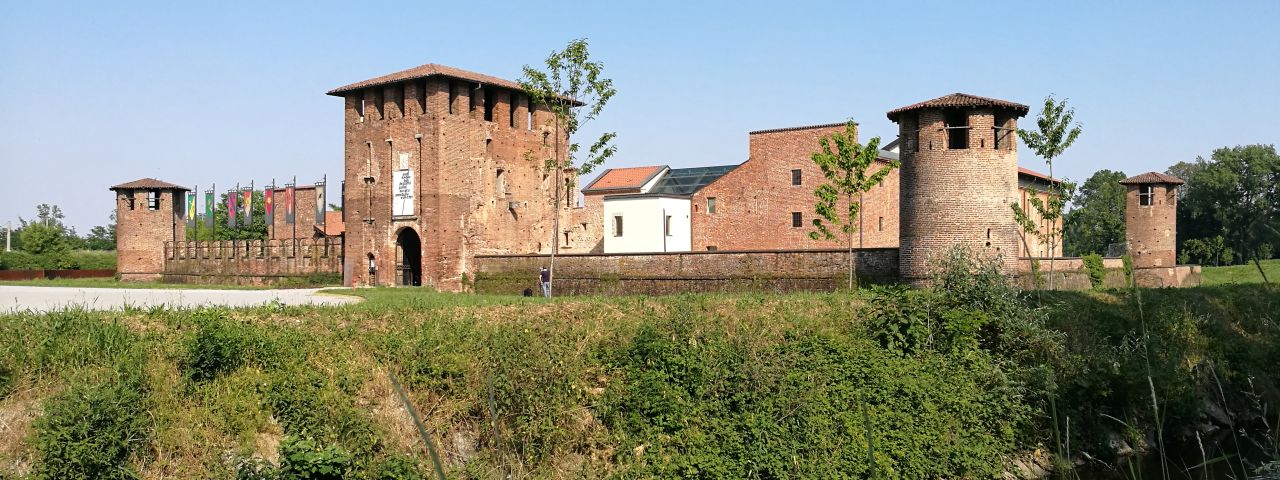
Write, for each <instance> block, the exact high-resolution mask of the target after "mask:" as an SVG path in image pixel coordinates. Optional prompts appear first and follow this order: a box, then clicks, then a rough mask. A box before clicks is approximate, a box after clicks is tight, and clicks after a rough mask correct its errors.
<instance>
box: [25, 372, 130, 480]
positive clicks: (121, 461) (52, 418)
mask: <svg viewBox="0 0 1280 480" xmlns="http://www.w3.org/2000/svg"><path fill="white" fill-rule="evenodd" d="M145 408H146V407H145V395H144V393H143V391H142V388H141V385H140V384H138V381H137V380H131V379H127V378H124V379H121V378H117V379H113V380H109V381H103V382H99V383H90V384H75V385H73V386H72V387H71V388H70V389H69V390H67V391H66V392H64V393H62V394H61V395H58V396H57V397H55V398H54V399H52V400H50V401H49V402H48V403H47V404H46V405H45V407H44V415H42V416H41V417H40V418H39V419H38V420H36V423H35V432H36V433H35V441H34V446H35V449H36V451H37V452H38V453H39V457H38V458H39V461H38V463H37V464H36V474H37V476H38V477H39V478H102V479H126V478H137V476H138V474H137V472H136V471H134V469H133V467H132V466H130V465H129V463H128V460H129V457H130V455H132V454H133V453H135V452H138V451H140V449H141V447H142V445H144V444H145V443H146V441H147V437H148V434H149V428H148V423H147V414H146V410H145Z"/></svg>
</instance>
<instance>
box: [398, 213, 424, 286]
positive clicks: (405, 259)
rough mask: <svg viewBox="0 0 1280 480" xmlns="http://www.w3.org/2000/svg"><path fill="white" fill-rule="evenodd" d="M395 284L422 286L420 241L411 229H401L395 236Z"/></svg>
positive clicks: (416, 233)
mask: <svg viewBox="0 0 1280 480" xmlns="http://www.w3.org/2000/svg"><path fill="white" fill-rule="evenodd" d="M396 283H397V284H398V285H404V286H413V287H418V286H421V285H422V239H421V238H419V237H418V232H415V231H413V229H412V228H408V227H406V228H402V229H400V233H397V234H396Z"/></svg>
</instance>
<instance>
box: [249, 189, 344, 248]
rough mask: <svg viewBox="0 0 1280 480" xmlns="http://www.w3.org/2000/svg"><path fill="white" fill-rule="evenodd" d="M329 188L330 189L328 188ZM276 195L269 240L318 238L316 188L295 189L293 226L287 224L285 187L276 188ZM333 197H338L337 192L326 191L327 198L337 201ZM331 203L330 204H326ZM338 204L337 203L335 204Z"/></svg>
mask: <svg viewBox="0 0 1280 480" xmlns="http://www.w3.org/2000/svg"><path fill="white" fill-rule="evenodd" d="M326 188H328V187H326ZM275 190H276V191H275V194H274V200H272V201H274V202H276V205H275V207H274V208H275V215H274V217H275V218H274V219H272V222H271V223H272V225H271V226H272V229H273V230H271V231H268V232H267V234H268V239H274V240H284V239H290V238H312V237H315V236H316V231H315V225H316V187H315V186H313V185H303V186H298V187H296V188H294V189H293V201H294V205H295V207H294V217H293V220H294V223H293V225H290V224H288V223H287V222H285V217H284V210H285V205H284V202H285V196H284V193H285V190H284V187H281V186H279V185H277V186H276V189H275ZM332 195H338V192H337V191H336V190H326V191H325V196H326V197H327V198H330V199H333V200H337V199H336V198H334V197H332ZM326 203H329V202H326ZM333 203H336V202H333Z"/></svg>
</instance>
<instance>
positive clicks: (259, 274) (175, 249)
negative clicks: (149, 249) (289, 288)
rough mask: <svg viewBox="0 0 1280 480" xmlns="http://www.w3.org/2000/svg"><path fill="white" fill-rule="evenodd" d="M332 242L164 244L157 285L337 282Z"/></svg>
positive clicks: (336, 247) (338, 252)
mask: <svg viewBox="0 0 1280 480" xmlns="http://www.w3.org/2000/svg"><path fill="white" fill-rule="evenodd" d="M342 255H343V248H342V241H341V239H338V238H327V239H326V238H321V239H299V240H297V241H290V240H268V241H261V240H223V241H212V242H189V241H180V242H166V243H165V249H164V258H165V262H164V272H163V274H161V276H160V277H161V278H160V280H161V281H163V282H168V283H193V284H237V285H262V284H285V285H289V284H294V285H304V284H315V283H331V284H334V285H337V284H339V283H340V282H341V281H342Z"/></svg>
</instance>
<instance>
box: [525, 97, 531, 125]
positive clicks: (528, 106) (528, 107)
mask: <svg viewBox="0 0 1280 480" xmlns="http://www.w3.org/2000/svg"><path fill="white" fill-rule="evenodd" d="M524 110H525V115H526V116H527V117H528V118H526V119H525V124H524V126H525V129H526V130H533V98H531V97H525V99H524Z"/></svg>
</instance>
